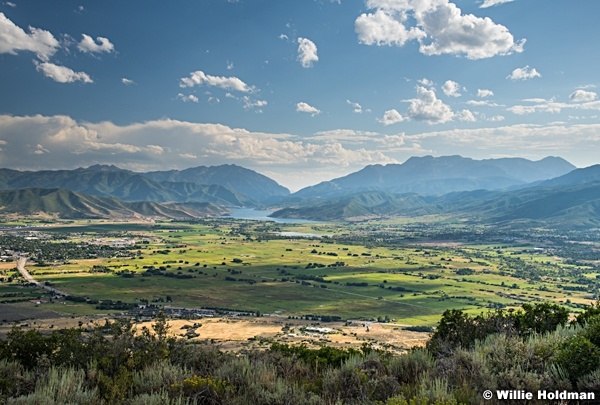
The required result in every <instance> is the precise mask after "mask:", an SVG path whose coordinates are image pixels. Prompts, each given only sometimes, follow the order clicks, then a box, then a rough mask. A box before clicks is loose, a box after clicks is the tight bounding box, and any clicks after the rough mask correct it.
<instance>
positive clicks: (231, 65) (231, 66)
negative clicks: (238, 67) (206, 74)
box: [227, 61, 233, 70]
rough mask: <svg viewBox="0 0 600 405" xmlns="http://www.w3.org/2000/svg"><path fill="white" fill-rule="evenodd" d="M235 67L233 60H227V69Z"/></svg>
mask: <svg viewBox="0 0 600 405" xmlns="http://www.w3.org/2000/svg"><path fill="white" fill-rule="evenodd" d="M231 69H233V62H229V61H227V70H231Z"/></svg>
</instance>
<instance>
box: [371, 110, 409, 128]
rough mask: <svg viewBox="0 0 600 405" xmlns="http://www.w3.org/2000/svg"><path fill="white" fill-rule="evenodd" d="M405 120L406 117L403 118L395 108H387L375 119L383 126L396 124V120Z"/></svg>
mask: <svg viewBox="0 0 600 405" xmlns="http://www.w3.org/2000/svg"><path fill="white" fill-rule="evenodd" d="M405 120H406V118H404V117H403V116H402V114H400V113H399V112H398V111H397V110H395V109H391V110H387V111H386V112H385V113H384V114H383V117H381V118H378V119H377V121H379V122H380V123H382V124H383V125H385V126H388V125H392V124H396V123H398V122H402V121H405Z"/></svg>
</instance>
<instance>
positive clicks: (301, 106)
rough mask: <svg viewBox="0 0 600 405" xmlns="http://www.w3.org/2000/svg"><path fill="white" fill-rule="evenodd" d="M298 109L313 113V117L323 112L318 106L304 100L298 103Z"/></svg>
mask: <svg viewBox="0 0 600 405" xmlns="http://www.w3.org/2000/svg"><path fill="white" fill-rule="evenodd" d="M296 111H297V112H303V113H308V114H310V115H312V116H313V117H314V116H315V115H318V114H321V110H319V109H318V108H316V107H313V106H312V105H309V104H307V103H305V102H303V101H301V102H299V103H297V104H296Z"/></svg>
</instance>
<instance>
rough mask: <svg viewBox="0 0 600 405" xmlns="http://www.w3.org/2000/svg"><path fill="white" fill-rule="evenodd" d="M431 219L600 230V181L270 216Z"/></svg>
mask: <svg viewBox="0 0 600 405" xmlns="http://www.w3.org/2000/svg"><path fill="white" fill-rule="evenodd" d="M427 214H443V215H452V216H456V217H460V218H463V219H469V220H471V221H474V222H478V223H484V224H497V225H511V224H512V225H517V224H521V226H528V225H531V226H549V227H553V228H573V227H588V228H589V227H600V181H592V182H586V183H581V184H572V185H567V186H565V185H558V186H534V187H528V188H524V189H520V190H513V191H486V190H475V191H462V192H453V193H449V194H446V195H444V196H439V197H421V196H418V195H415V194H400V195H398V194H396V195H394V194H389V193H383V192H373V191H369V192H362V193H356V194H353V195H351V196H344V197H331V198H326V199H322V200H321V201H319V202H318V203H313V204H310V205H302V206H299V207H294V208H285V209H281V210H279V211H276V212H275V213H273V215H272V216H274V217H291V218H305V219H312V220H321V221H331V220H353V219H358V218H360V217H390V216H419V215H427Z"/></svg>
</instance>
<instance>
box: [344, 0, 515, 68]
mask: <svg viewBox="0 0 600 405" xmlns="http://www.w3.org/2000/svg"><path fill="white" fill-rule="evenodd" d="M366 5H367V7H368V8H370V9H376V11H375V12H374V13H368V14H367V13H364V14H362V15H360V16H359V17H358V18H357V19H356V20H355V23H354V26H355V30H356V32H357V34H358V41H359V42H360V43H363V44H366V45H396V46H403V45H404V44H405V43H406V42H407V41H410V40H417V41H418V42H419V44H420V47H419V51H420V52H421V53H423V54H425V55H443V54H451V55H462V56H465V57H466V58H468V59H483V58H490V57H492V56H496V55H509V54H512V53H515V52H522V51H523V46H524V44H525V40H524V39H523V40H520V41H517V42H516V41H515V39H514V37H513V35H512V34H511V33H510V32H509V30H508V29H507V28H506V27H505V26H503V25H500V24H496V23H494V22H493V21H492V20H491V19H490V18H487V17H485V18H481V17H477V16H474V15H472V14H462V11H461V10H460V9H459V8H458V7H457V6H456V4H454V3H451V2H450V1H449V0H400V1H390V0H366ZM409 25H412V26H409Z"/></svg>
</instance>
